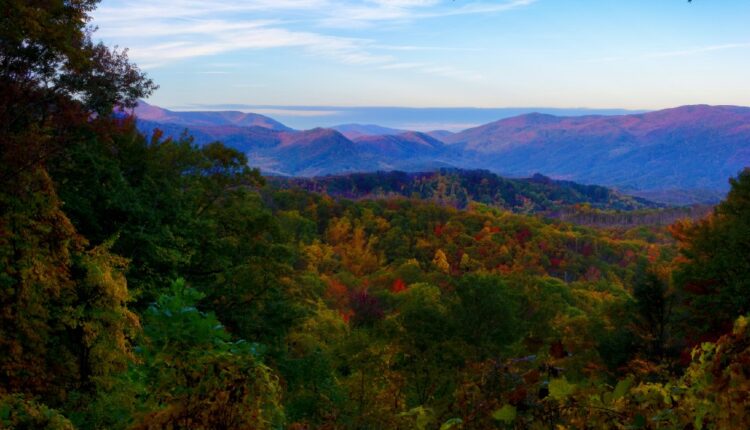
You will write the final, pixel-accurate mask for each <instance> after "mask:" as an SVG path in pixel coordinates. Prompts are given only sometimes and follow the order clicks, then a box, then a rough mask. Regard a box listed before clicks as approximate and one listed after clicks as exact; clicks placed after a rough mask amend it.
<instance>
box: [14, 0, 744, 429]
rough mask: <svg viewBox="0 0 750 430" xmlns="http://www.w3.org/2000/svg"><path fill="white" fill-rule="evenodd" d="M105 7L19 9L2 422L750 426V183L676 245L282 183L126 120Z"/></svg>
mask: <svg viewBox="0 0 750 430" xmlns="http://www.w3.org/2000/svg"><path fill="white" fill-rule="evenodd" d="M96 3H97V2H96V1H93V0H83V1H77V2H56V1H52V2H43V3H41V4H34V5H32V4H30V3H29V2H26V1H10V2H6V3H5V4H4V6H6V8H5V12H4V14H3V15H0V41H1V43H2V44H1V45H0V50H1V51H0V53H1V54H2V55H0V60H1V61H0V65H1V66H2V69H0V99H2V101H3V103H2V104H0V145H2V153H0V179H1V180H2V187H0V309H1V310H2V312H0V428H8V429H66V430H69V429H296V430H302V429H441V430H446V429H491V428H516V429H527V428H532V429H533V428H540V429H546V428H560V429H562V428H566V429H567V428H571V429H572V428H612V429H624V428H630V429H650V428H653V429H656V428H660V429H661V428H667V429H673V428H679V429H684V428H696V429H697V428H715V429H728V428H747V427H748V426H749V425H750V400H749V398H748V390H750V374H748V361H749V360H750V331H749V328H748V320H747V314H748V312H750V285H748V282H749V281H748V279H750V278H749V277H748V276H747V274H748V273H750V259H748V255H750V245H749V244H750V233H749V232H750V225H748V224H749V223H750V170H745V171H743V172H738V175H737V177H736V178H735V179H733V180H732V182H731V184H732V190H731V192H730V193H729V195H728V197H727V199H726V200H725V201H724V202H722V203H721V204H720V205H719V206H717V207H716V209H715V210H714V211H713V212H712V213H711V214H710V215H709V216H708V217H706V218H705V219H702V220H699V221H695V222H691V221H687V220H685V221H680V222H677V223H675V224H674V225H672V226H671V227H669V228H668V229H667V228H663V227H658V226H639V227H637V228H632V229H628V228H611V229H605V228H591V227H584V226H579V225H575V224H571V223H567V222H562V221H559V220H552V219H545V218H542V217H538V216H533V215H528V214H520V213H514V212H513V211H510V210H507V209H505V208H501V207H492V206H490V204H491V203H496V202H494V201H492V202H487V203H483V202H480V201H476V202H473V203H471V204H469V205H467V206H466V207H465V208H462V209H458V208H454V207H451V205H445V204H439V202H438V203H435V202H433V201H430V200H429V199H427V200H424V201H421V200H418V199H362V200H357V201H353V200H347V199H333V198H331V197H330V196H327V195H324V194H320V193H317V192H311V191H306V190H300V189H298V188H291V189H281V188H278V187H272V186H269V185H267V184H265V180H264V178H263V177H262V176H261V175H260V174H259V171H258V170H256V169H253V168H251V167H248V165H247V158H246V156H245V155H244V154H243V153H242V152H239V151H237V150H235V149H231V148H228V147H226V146H224V145H223V144H221V143H218V142H217V143H211V144H207V145H196V144H195V143H194V142H193V141H192V139H191V138H190V137H187V136H185V137H183V138H180V139H170V138H165V137H164V136H163V135H160V134H159V133H156V134H154V135H151V136H144V135H142V134H141V133H140V132H139V131H138V129H137V127H136V124H135V120H134V119H133V118H122V117H121V116H120V115H115V114H114V113H115V112H116V111H119V108H122V107H132V105H133V104H134V103H135V102H136V100H137V98H139V97H143V96H147V95H148V94H149V93H151V92H152V91H153V90H154V89H155V85H154V84H153V83H152V82H151V81H150V80H149V79H148V78H147V77H146V76H145V75H144V74H142V73H141V72H140V71H139V70H138V69H137V68H136V67H135V66H134V65H132V64H131V63H130V62H129V60H128V58H127V56H126V55H125V53H123V52H122V51H114V50H111V49H109V48H107V47H105V46H103V45H100V44H94V43H93V42H91V38H90V34H89V33H88V31H87V30H86V27H85V23H86V22H87V18H88V16H89V13H90V12H91V10H92V8H93V7H95V6H96ZM496 180H500V179H497V178H496ZM532 183H533V181H532ZM526 185H527V186H528V187H532V188H533V185H531V183H529V184H526Z"/></svg>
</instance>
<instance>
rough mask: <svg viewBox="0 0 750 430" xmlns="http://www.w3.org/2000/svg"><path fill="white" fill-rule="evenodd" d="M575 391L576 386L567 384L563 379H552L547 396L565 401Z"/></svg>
mask: <svg viewBox="0 0 750 430" xmlns="http://www.w3.org/2000/svg"><path fill="white" fill-rule="evenodd" d="M575 390H576V386H575V385H574V384H571V383H570V382H568V380H567V379H565V378H564V377H563V378H558V379H553V380H551V381H550V382H549V394H550V396H552V398H553V399H555V400H565V399H566V398H567V397H568V396H570V395H571V394H573V392H575Z"/></svg>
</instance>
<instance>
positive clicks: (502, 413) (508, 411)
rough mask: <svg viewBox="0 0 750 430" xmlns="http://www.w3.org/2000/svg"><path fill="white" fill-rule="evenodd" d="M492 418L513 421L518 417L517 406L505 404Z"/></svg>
mask: <svg viewBox="0 0 750 430" xmlns="http://www.w3.org/2000/svg"><path fill="white" fill-rule="evenodd" d="M492 418H494V419H496V420H498V421H504V422H506V423H511V422H513V420H515V419H516V407H515V406H513V405H505V406H503V407H502V408H500V409H498V410H496V411H495V412H493V413H492Z"/></svg>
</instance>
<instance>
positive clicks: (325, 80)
mask: <svg viewBox="0 0 750 430" xmlns="http://www.w3.org/2000/svg"><path fill="white" fill-rule="evenodd" d="M93 15H94V20H93V22H92V24H94V25H96V26H98V28H99V29H98V31H97V32H96V33H95V38H97V39H101V40H103V41H104V42H105V43H107V44H108V45H117V46H119V47H127V48H128V49H129V56H130V58H131V60H133V61H134V62H136V63H137V64H138V65H139V66H140V67H141V69H143V70H144V71H146V72H147V73H148V75H149V76H150V77H151V78H152V79H154V80H155V81H156V83H157V84H159V85H160V89H159V90H157V92H156V93H155V94H154V95H153V96H152V97H151V98H150V99H149V102H150V103H153V104H156V105H159V106H163V107H167V108H178V109H180V108H182V109H199V108H221V107H223V106H230V105H235V106H259V105H263V106H265V109H267V110H268V111H269V112H266V113H272V112H273V110H274V108H273V106H286V108H284V110H285V114H288V115H292V116H294V115H298V116H300V117H310V116H316V115H317V116H325V115H326V109H324V108H320V109H298V110H295V109H292V108H289V106H316V107H326V106H349V107H352V106H381V107H382V106H399V107H481V108H490V107H493V108H497V107H533V106H543V107H553V108H581V107H583V108H622V109H660V108H666V107H674V106H679V105H685V104H699V103H706V104H734V105H750V79H748V76H750V24H748V23H749V22H750V1H747V0H722V1H716V0H694V1H693V2H692V3H687V1H686V0H616V1H615V0H232V1H220V0H159V1H153V0H104V1H103V2H102V3H101V4H100V6H99V8H98V9H97V10H96V11H95V12H94V14H93ZM271 116H273V115H271Z"/></svg>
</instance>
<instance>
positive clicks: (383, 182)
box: [269, 169, 661, 213]
mask: <svg viewBox="0 0 750 430" xmlns="http://www.w3.org/2000/svg"><path fill="white" fill-rule="evenodd" d="M269 180H270V182H271V184H272V185H277V186H279V187H283V188H289V187H299V188H302V189H304V190H307V191H312V192H317V193H324V194H328V195H330V196H332V197H345V198H349V199H362V198H388V197H394V196H401V197H407V198H412V197H413V198H417V199H421V200H429V201H432V202H434V203H437V204H442V205H447V206H452V207H456V208H459V209H465V208H467V207H468V206H469V205H470V204H471V203H472V202H474V203H482V204H486V205H488V206H492V207H496V208H500V209H508V210H512V211H513V212H519V213H552V212H554V211H559V210H561V209H563V208H569V207H571V206H573V205H582V204H588V205H590V206H591V207H593V208H596V209H603V210H627V211H630V210H636V209H655V208H658V207H661V205H659V204H657V203H654V202H650V201H648V200H646V199H642V198H638V197H631V196H626V195H623V194H620V193H618V192H617V191H615V190H612V189H609V188H605V187H600V186H596V185H581V184H577V183H575V182H570V181H558V180H553V179H550V178H547V177H545V176H543V175H540V174H536V175H534V176H533V177H531V178H527V179H510V178H503V177H501V176H498V175H496V174H494V173H491V172H489V171H486V170H459V169H441V170H438V171H435V172H427V173H405V172H398V171H396V172H377V173H354V174H349V175H340V176H324V177H318V178H284V177H272V178H270V179H269Z"/></svg>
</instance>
